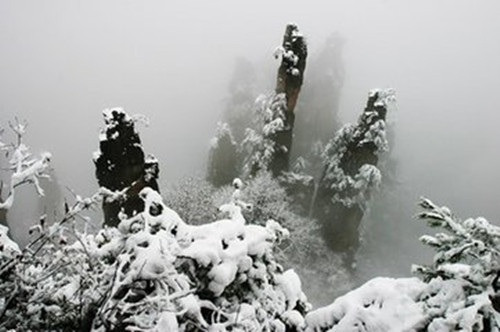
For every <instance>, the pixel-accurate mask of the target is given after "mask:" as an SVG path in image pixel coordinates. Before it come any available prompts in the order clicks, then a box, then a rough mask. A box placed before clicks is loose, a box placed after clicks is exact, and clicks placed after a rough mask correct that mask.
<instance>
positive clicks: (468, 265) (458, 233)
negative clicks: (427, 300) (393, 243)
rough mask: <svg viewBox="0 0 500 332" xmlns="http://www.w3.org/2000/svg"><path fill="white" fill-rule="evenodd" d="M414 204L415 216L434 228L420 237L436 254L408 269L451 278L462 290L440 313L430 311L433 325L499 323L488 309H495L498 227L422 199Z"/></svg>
mask: <svg viewBox="0 0 500 332" xmlns="http://www.w3.org/2000/svg"><path fill="white" fill-rule="evenodd" d="M420 206H421V207H422V209H423V211H422V212H420V213H419V214H418V218H419V219H420V220H424V221H426V222H427V224H428V225H429V226H430V227H432V228H437V229H440V231H439V232H438V233H436V234H435V235H432V236H431V235H424V236H422V237H421V238H420V241H422V243H424V244H426V245H428V246H430V247H432V248H433V249H434V250H435V251H436V254H435V256H434V260H433V263H432V264H431V265H414V266H413V267H412V269H413V272H414V273H416V274H418V275H420V276H421V277H422V279H423V280H424V281H432V280H445V281H446V280H453V281H455V282H456V283H457V286H456V288H457V290H456V292H458V293H460V294H463V295H462V296H461V297H459V298H456V299H452V303H448V304H447V306H448V308H447V310H446V312H440V313H436V315H435V316H436V317H435V318H434V322H433V324H434V325H435V326H436V330H438V329H439V328H444V327H454V326H456V325H457V324H467V326H471V329H472V327H474V328H475V329H478V328H479V329H481V330H482V329H485V328H486V326H488V327H489V328H491V329H493V328H494V327H495V328H499V327H500V324H498V323H497V321H496V320H495V319H494V317H493V316H494V314H493V312H494V311H495V310H494V308H500V293H498V288H499V286H500V285H499V284H498V276H499V275H500V272H499V271H500V264H499V263H500V261H499V258H500V252H499V251H498V250H499V247H500V227H498V226H495V225H492V224H490V223H489V222H488V221H487V220H486V219H484V218H481V217H479V218H475V219H474V218H469V219H466V220H460V219H458V218H457V217H455V216H453V215H452V213H451V212H450V209H448V208H447V207H445V206H443V207H440V206H438V205H435V204H434V203H433V202H431V201H430V200H429V199H426V198H422V199H421V201H420ZM497 310H498V309H497ZM460 320H462V321H463V320H467V321H466V322H463V323H460ZM462 326H464V325H462Z"/></svg>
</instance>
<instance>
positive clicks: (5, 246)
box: [0, 225, 21, 256]
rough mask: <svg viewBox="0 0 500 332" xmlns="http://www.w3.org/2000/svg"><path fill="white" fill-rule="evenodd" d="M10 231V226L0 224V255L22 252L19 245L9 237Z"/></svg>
mask: <svg viewBox="0 0 500 332" xmlns="http://www.w3.org/2000/svg"><path fill="white" fill-rule="evenodd" d="M8 233H9V228H8V227H7V226H4V225H0V256H4V255H7V256H13V255H15V254H17V253H21V250H20V249H19V246H18V245H17V243H15V242H14V241H12V240H11V239H10V238H9V236H8Z"/></svg>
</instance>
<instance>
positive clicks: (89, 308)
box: [0, 188, 309, 331]
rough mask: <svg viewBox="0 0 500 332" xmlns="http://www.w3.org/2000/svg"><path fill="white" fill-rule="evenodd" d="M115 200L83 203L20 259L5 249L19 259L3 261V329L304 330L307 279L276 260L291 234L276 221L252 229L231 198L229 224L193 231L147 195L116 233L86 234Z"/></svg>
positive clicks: (40, 232)
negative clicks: (79, 225) (87, 220)
mask: <svg viewBox="0 0 500 332" xmlns="http://www.w3.org/2000/svg"><path fill="white" fill-rule="evenodd" d="M109 195H111V193H109V190H100V191H99V192H98V193H97V194H96V195H94V196H92V197H91V198H80V197H77V201H76V202H75V204H74V206H73V207H71V208H70V209H69V210H68V211H67V214H66V215H65V217H64V218H63V219H62V220H61V221H60V222H59V223H56V224H54V225H52V226H50V227H47V226H46V225H39V226H37V227H35V228H34V229H33V232H34V233H36V234H37V236H36V239H35V240H34V241H33V243H32V244H30V245H29V246H28V247H27V248H25V249H24V250H23V251H22V252H19V251H18V250H16V249H14V250H11V251H6V250H5V252H6V253H10V252H12V253H10V254H5V255H2V256H1V258H0V267H1V269H0V273H1V278H2V280H4V281H5V282H3V283H2V285H1V286H0V315H1V316H2V319H1V320H0V321H1V323H0V328H5V329H9V328H18V329H20V330H29V329H31V330H49V329H51V330H54V329H55V330H95V331H104V330H107V331H109V330H111V331H123V330H130V331H136V330H145V329H153V330H154V329H156V330H158V331H163V330H165V329H166V328H167V327H169V328H170V329H172V330H180V331H199V330H226V329H227V330H230V329H232V330H241V331H249V330H256V329H261V328H264V329H267V330H269V331H284V329H285V327H286V326H288V327H290V328H298V327H299V326H301V325H302V324H303V315H304V314H305V313H306V311H307V309H308V306H309V305H308V304H307V300H306V298H305V295H304V294H303V293H302V291H301V283H300V279H299V277H298V276H297V274H296V273H295V272H293V270H288V271H284V270H283V268H282V267H281V265H280V264H278V262H277V261H276V260H275V258H274V253H273V248H274V247H275V246H276V245H278V244H279V243H280V242H282V241H283V240H285V238H286V237H287V236H288V231H287V230H286V229H284V228H282V227H281V226H280V225H279V223H277V222H276V221H273V220H268V221H267V222H266V223H265V225H263V226H261V225H258V224H261V223H253V224H247V223H246V220H245V218H244V217H243V215H242V214H241V208H240V206H239V205H238V204H236V203H235V202H234V201H232V202H229V203H228V204H225V205H223V206H221V207H220V210H221V211H223V212H224V213H227V214H228V218H227V219H222V220H218V221H215V222H212V223H207V224H204V225H199V226H197V225H191V224H187V223H185V222H184V221H183V220H182V219H181V218H180V217H179V215H178V214H177V213H176V212H174V211H173V210H171V209H169V208H168V207H167V206H166V205H165V204H164V203H163V200H162V198H161V196H160V195H159V194H158V193H157V192H156V191H154V190H152V189H151V188H144V189H143V190H142V191H141V193H140V197H141V198H142V199H143V200H144V202H145V210H144V212H142V213H139V214H137V215H136V216H134V217H132V218H126V217H125V216H124V215H122V220H121V222H120V224H119V226H118V228H112V227H111V228H105V229H103V230H101V231H100V232H98V233H97V234H95V235H92V234H87V233H81V232H79V231H78V230H77V229H76V228H75V227H74V220H75V218H76V217H77V216H80V213H81V212H82V210H84V209H85V208H89V207H93V206H96V205H97V204H98V203H99V202H100V201H101V200H102V199H105V198H106V197H107V196H109ZM2 236H3V233H2ZM2 243H7V242H5V241H3V242H2ZM27 304H29V305H27ZM26 317H29V319H26Z"/></svg>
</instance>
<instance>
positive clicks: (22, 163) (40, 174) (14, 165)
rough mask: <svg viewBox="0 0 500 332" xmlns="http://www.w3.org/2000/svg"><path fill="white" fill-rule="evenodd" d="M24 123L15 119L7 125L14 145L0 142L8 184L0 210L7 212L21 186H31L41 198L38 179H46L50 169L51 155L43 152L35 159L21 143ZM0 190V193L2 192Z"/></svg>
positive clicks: (24, 127) (24, 128)
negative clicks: (6, 160)
mask: <svg viewBox="0 0 500 332" xmlns="http://www.w3.org/2000/svg"><path fill="white" fill-rule="evenodd" d="M27 125H28V124H27V123H26V122H20V121H19V120H18V119H16V122H15V123H9V126H10V128H11V129H12V131H13V132H14V134H15V135H16V137H17V139H16V142H15V143H11V144H6V143H2V142H0V149H1V151H2V152H4V153H5V156H6V157H7V158H8V159H9V171H10V172H11V173H12V174H11V176H10V184H9V186H8V195H7V197H6V198H1V197H0V210H8V209H10V208H11V207H12V204H13V203H14V196H15V190H16V188H17V187H19V186H21V185H23V184H29V183H31V184H33V185H34V186H35V190H36V192H37V193H38V195H40V196H43V195H44V191H43V189H42V187H41V186H40V178H48V177H49V176H48V175H47V171H48V170H49V167H50V160H51V158H52V155H51V154H50V153H49V152H43V153H41V154H40V156H38V157H35V156H33V154H32V153H31V152H30V149H29V148H28V146H26V145H25V144H24V143H23V136H24V134H25V133H26V127H27ZM1 189H3V188H0V193H2V192H3V190H1Z"/></svg>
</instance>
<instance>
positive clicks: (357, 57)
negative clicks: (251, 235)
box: [0, 0, 500, 273]
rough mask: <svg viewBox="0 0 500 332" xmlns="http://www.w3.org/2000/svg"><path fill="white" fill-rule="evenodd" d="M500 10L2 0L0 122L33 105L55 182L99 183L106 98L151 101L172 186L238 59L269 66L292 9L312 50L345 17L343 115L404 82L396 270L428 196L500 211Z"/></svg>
mask: <svg viewBox="0 0 500 332" xmlns="http://www.w3.org/2000/svg"><path fill="white" fill-rule="evenodd" d="M499 18H500V2H499V1H498V0H490V1H487V0H484V1H473V0H470V1H466V0H446V1H437V0H427V1H401V0H385V1H384V0H371V1H352V0H346V1H307V2H306V1H272V2H271V1H263V0H262V1H260V0H259V1H245V2H243V1H234V0H226V1H196V2H195V1H170V0H169V1H124V0H116V1H101V0H100V1H70V0H60V1H35V0H32V1H23V0H1V1H0V125H1V126H3V127H6V125H7V121H8V120H10V119H12V118H13V117H14V116H15V115H17V116H19V117H20V118H25V119H27V120H28V121H29V122H30V127H29V131H28V135H27V137H26V138H27V143H29V144H30V145H31V146H32V147H33V149H34V150H35V151H40V150H48V151H51V152H52V153H53V155H54V162H53V166H54V168H55V171H56V174H57V176H58V178H59V181H60V182H61V183H62V184H63V185H68V186H70V187H72V188H74V189H75V190H76V191H78V192H80V193H82V194H84V195H88V194H90V193H91V192H92V191H93V190H95V189H96V188H97V185H96V180H95V178H94V167H93V163H92V160H91V156H92V152H93V151H94V150H96V149H97V146H98V139H97V136H98V132H99V128H100V126H101V124H102V117H101V111H102V109H104V108H106V107H113V106H122V107H124V108H125V110H126V111H128V112H129V113H142V114H145V115H147V116H148V117H149V118H150V120H151V125H150V127H149V128H141V137H142V140H143V143H144V145H145V147H146V151H147V152H150V153H154V154H155V155H156V156H157V157H158V159H159V160H160V165H161V174H160V176H161V184H162V185H165V184H167V183H168V182H172V181H175V180H177V179H179V178H180V177H181V176H183V175H188V174H192V173H198V174H202V173H203V172H204V170H205V164H204V163H205V161H206V158H207V148H208V141H209V138H210V136H211V135H212V134H213V130H214V127H215V124H216V122H217V120H218V119H219V115H220V113H221V111H222V110H223V105H224V99H225V98H226V97H227V90H228V83H229V79H230V77H231V73H232V71H233V65H234V60H235V58H236V57H238V56H243V57H245V58H247V59H249V60H250V61H252V62H254V63H256V64H257V65H258V67H257V70H258V71H259V72H261V74H263V73H264V74H265V75H267V74H269V75H271V76H270V77H272V76H273V75H274V73H275V70H276V68H277V66H278V63H277V62H275V60H274V59H273V57H272V53H273V51H274V48H275V47H276V46H278V45H279V44H280V43H281V38H282V34H283V31H284V27H285V24H286V23H287V22H290V21H293V22H296V23H297V24H299V27H300V28H301V30H302V32H303V33H304V35H305V36H306V37H307V40H308V44H309V48H310V52H311V53H314V51H315V50H317V49H319V48H320V47H321V46H322V45H323V43H324V40H325V39H326V37H327V36H328V35H330V34H331V33H332V32H334V31H338V32H339V33H340V34H341V35H342V36H343V37H344V38H345V40H346V44H345V47H344V60H345V67H346V81H345V85H344V88H343V93H342V100H341V116H342V119H343V120H345V121H355V119H356V118H357V116H358V114H359V113H360V112H361V110H362V109H363V107H364V104H365V102H366V97H367V92H368V90H369V89H371V88H374V87H394V88H395V89H396V90H397V97H398V103H397V105H398V109H397V111H396V112H395V114H393V115H392V116H393V117H394V119H395V121H396V124H395V125H396V150H395V153H396V156H397V157H398V161H399V180H400V181H401V188H402V189H401V191H400V194H399V195H398V196H399V197H398V198H399V199H400V200H399V201H395V203H394V204H400V205H401V206H402V207H404V211H406V214H404V215H402V216H398V218H401V220H397V222H398V223H400V225H401V230H402V231H401V232H402V233H401V234H398V233H392V234H389V235H390V236H393V237H400V238H402V241H400V244H401V246H402V247H401V248H394V250H392V252H393V253H394V252H396V253H400V257H402V258H401V260H400V261H399V262H397V264H396V263H394V262H393V265H394V264H396V265H397V268H396V267H394V268H392V270H391V271H393V272H394V271H396V272H398V271H399V272H400V273H405V272H404V271H408V267H409V264H410V261H408V259H407V257H410V258H411V257H416V256H418V255H419V254H418V252H416V251H415V249H412V248H413V246H414V245H415V248H417V246H418V243H417V241H416V238H417V237H418V235H419V232H417V231H414V230H415V228H414V227H415V226H411V225H412V224H414V223H415V222H414V221H412V219H411V216H412V215H413V214H414V213H415V211H416V209H415V208H414V205H413V202H416V200H417V199H418V197H419V196H420V195H427V196H429V197H430V198H432V199H434V200H435V201H436V202H438V203H441V204H446V205H448V206H449V207H450V208H452V210H453V211H454V212H455V213H457V214H459V215H462V216H464V217H466V216H476V215H482V216H485V217H487V218H488V219H489V220H490V221H492V222H495V223H497V222H498V220H499V217H500V204H499V202H498V199H499V195H498V190H499V189H498V186H499V185H500V172H498V165H499V161H500V137H499V134H498V128H499V126H500V109H499V107H498V104H499V101H498V95H499V90H500V36H499V32H500V19H499ZM306 76H307V69H306ZM263 92H265V91H263ZM30 189H31V188H30ZM401 201H404V203H401ZM18 203H19V201H18ZM26 208H27V207H21V208H20V207H19V206H17V207H15V208H14V209H13V211H11V213H12V214H15V213H19V212H16V209H17V211H20V210H26ZM393 222H396V221H393ZM404 230H405V231H404ZM414 233H417V234H414ZM406 244H408V246H406ZM405 255H406V256H405ZM381 259H382V258H381ZM380 264H382V263H380ZM375 266H376V264H375ZM380 271H381V273H383V271H384V269H381V270H380ZM372 272H373V271H372ZM372 272H370V273H372ZM376 272H377V271H375V272H373V273H376Z"/></svg>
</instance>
